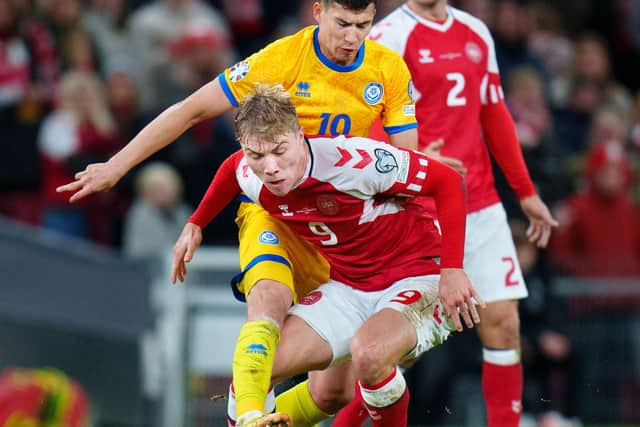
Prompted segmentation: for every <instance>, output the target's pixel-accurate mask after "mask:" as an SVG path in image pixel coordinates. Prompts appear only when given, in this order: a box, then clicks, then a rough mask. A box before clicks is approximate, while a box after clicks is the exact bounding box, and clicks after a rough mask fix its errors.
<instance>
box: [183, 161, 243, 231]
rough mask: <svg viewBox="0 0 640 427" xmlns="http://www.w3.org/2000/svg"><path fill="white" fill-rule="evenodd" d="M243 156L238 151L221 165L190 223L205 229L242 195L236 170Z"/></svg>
mask: <svg viewBox="0 0 640 427" xmlns="http://www.w3.org/2000/svg"><path fill="white" fill-rule="evenodd" d="M242 156H243V154H242V150H238V151H236V152H235V153H234V154H232V155H231V156H229V157H228V158H227V159H226V160H225V161H224V162H223V163H222V165H220V168H218V171H217V172H216V174H215V176H214V177H213V180H212V181H211V184H209V188H208V189H207V192H206V193H205V195H204V197H203V198H202V200H200V203H199V204H198V207H197V208H196V210H195V212H194V213H193V215H191V217H190V218H189V222H191V223H193V224H196V225H198V226H200V227H201V228H205V227H206V226H207V225H208V224H209V223H210V222H211V221H212V220H213V219H214V218H215V217H216V216H217V215H218V214H219V213H220V212H221V211H222V209H224V208H225V207H226V206H227V205H228V204H229V203H230V202H231V201H232V200H233V199H234V198H235V197H236V196H237V195H238V194H240V192H241V191H240V185H239V184H238V180H237V179H236V169H237V166H238V163H239V162H240V160H241V159H242Z"/></svg>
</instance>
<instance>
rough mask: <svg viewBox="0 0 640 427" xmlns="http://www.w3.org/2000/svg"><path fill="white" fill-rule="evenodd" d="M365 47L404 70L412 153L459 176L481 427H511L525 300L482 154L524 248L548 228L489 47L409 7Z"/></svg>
mask: <svg viewBox="0 0 640 427" xmlns="http://www.w3.org/2000/svg"><path fill="white" fill-rule="evenodd" d="M369 37H370V38H371V39H372V40H375V41H377V42H379V43H381V44H383V45H385V46H387V47H389V48H391V49H393V50H394V51H396V52H398V53H399V54H400V55H401V56H402V57H403V58H404V60H405V62H406V63H407V66H408V67H409V71H410V72H411V78H412V82H413V98H414V100H415V101H416V118H417V119H418V133H419V144H420V149H421V150H424V151H425V152H426V153H427V154H429V155H432V156H435V157H436V158H440V160H443V161H445V162H447V163H449V164H450V165H451V166H453V167H456V168H457V169H458V170H459V171H460V172H461V173H463V174H464V175H465V181H466V185H467V212H468V217H467V238H466V242H465V255H464V269H465V271H466V272H467V273H468V274H469V277H470V278H471V280H472V282H473V284H474V286H475V287H476V288H477V289H478V292H479V293H480V295H481V296H482V297H483V299H484V300H485V302H486V303H487V309H486V310H483V312H482V316H481V318H482V322H481V323H480V324H479V325H478V329H477V330H478V334H479V336H480V339H481V341H482V344H483V368H482V389H483V394H484V398H485V403H486V408H487V416H488V424H489V427H515V426H518V424H519V420H520V413H521V410H522V407H521V406H522V405H521V399H522V387H523V379H522V367H521V364H520V351H519V329H520V325H519V318H518V300H519V299H521V298H526V296H527V288H526V286H525V283H524V280H523V278H522V273H521V271H520V267H519V265H518V261H517V258H516V252H515V248H514V245H513V242H512V239H511V234H510V231H509V227H508V224H507V218H506V214H505V211H504V209H503V206H502V204H501V202H500V199H499V197H498V193H497V192H496V189H495V186H494V179H493V174H492V169H491V161H490V154H491V155H492V156H493V157H494V159H495V160H496V161H497V163H498V165H499V167H500V169H501V170H502V171H503V172H504V174H505V176H506V178H507V180H508V182H509V184H510V186H511V188H512V189H513V190H514V191H515V193H516V194H517V196H518V197H519V199H520V206H521V208H522V210H523V212H524V213H525V214H526V216H527V217H528V218H529V220H530V226H529V228H528V231H527V235H528V237H529V239H530V240H531V241H532V242H535V243H536V244H537V246H538V247H545V246H546V245H547V243H548V240H549V235H550V233H551V229H552V227H555V226H556V225H557V222H556V221H555V219H554V218H553V217H552V216H551V214H550V213H549V209H548V208H547V206H546V205H545V204H544V203H543V202H542V200H541V199H540V197H539V196H538V195H537V194H536V190H535V188H534V185H533V183H532V182H531V179H530V177H529V172H528V170H527V167H526V165H525V163H524V160H523V157H522V153H521V149H520V145H519V142H518V139H517V136H516V132H515V127H514V124H513V120H512V118H511V115H510V114H509V111H508V110H507V107H506V105H505V102H504V96H503V92H502V86H501V83H500V74H499V70H498V63H497V60H496V55H495V50H494V43H493V39H492V37H491V34H490V32H489V29H488V28H487V26H486V25H485V24H484V23H483V22H482V21H480V20H478V19H477V18H475V17H473V16H471V15H470V14H468V13H466V12H463V11H461V10H458V9H455V8H453V7H450V6H449V5H448V4H447V1H446V0H409V1H408V2H406V3H405V4H404V5H402V6H400V7H399V8H397V9H396V10H395V11H393V12H392V13H391V14H389V15H388V16H387V17H386V18H384V19H382V20H381V21H380V22H379V23H378V24H376V26H375V27H374V28H373V30H372V31H371V33H370V35H369ZM430 143H433V145H431V146H429V144H430ZM432 212H433V209H432ZM434 213H435V212H434ZM358 413H359V414H360V419H358ZM363 414H364V413H363V411H360V410H359V404H358V402H354V403H353V404H351V405H349V407H347V408H345V410H343V411H342V412H341V413H340V414H339V415H338V417H337V420H336V423H334V426H339V427H346V426H348V427H354V426H358V425H361V423H362V416H363ZM364 416H366V414H364Z"/></svg>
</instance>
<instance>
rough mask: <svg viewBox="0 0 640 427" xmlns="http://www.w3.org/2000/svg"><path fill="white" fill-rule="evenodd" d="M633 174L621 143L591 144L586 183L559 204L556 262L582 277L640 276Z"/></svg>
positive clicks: (639, 226) (639, 216)
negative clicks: (582, 187) (631, 193)
mask: <svg viewBox="0 0 640 427" xmlns="http://www.w3.org/2000/svg"><path fill="white" fill-rule="evenodd" d="M632 179H633V177H632V173H631V169H630V166H629V162H628V159H627V155H626V154H625V152H624V148H623V146H622V144H621V143H620V142H617V141H609V142H606V143H601V144H598V145H595V146H593V148H592V150H591V152H590V153H589V156H588V159H587V165H586V171H585V181H586V183H587V188H586V189H585V190H584V191H581V192H579V193H577V194H574V195H573V196H571V197H569V198H568V199H567V200H566V201H565V202H563V203H561V204H560V206H559V207H558V209H557V213H556V216H557V218H558V220H559V221H560V224H561V226H560V229H559V230H558V231H557V233H555V234H554V236H552V241H551V253H552V256H553V261H554V262H555V263H556V264H557V266H558V268H559V269H560V271H561V272H562V273H565V274H570V275H578V276H608V277H616V276H617V277H622V276H637V275H640V210H639V209H638V206H637V205H636V204H635V203H634V202H633V200H632V199H631V197H630V196H629V189H630V186H631V185H632Z"/></svg>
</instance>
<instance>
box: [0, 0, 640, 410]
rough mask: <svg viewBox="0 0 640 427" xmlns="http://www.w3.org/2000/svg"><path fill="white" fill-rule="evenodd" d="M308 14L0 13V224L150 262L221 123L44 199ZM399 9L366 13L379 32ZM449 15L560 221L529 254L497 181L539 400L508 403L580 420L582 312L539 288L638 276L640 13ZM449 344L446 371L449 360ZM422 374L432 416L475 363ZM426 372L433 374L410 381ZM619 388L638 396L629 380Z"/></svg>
mask: <svg viewBox="0 0 640 427" xmlns="http://www.w3.org/2000/svg"><path fill="white" fill-rule="evenodd" d="M312 3H313V2H312V1H308V0H300V1H296V0H269V1H267V0H264V1H260V0H233V1H231V0H219V1H215V0H211V1H197V0H147V1H145V0H134V1H125V0H85V1H82V0H33V1H32V0H0V132H1V136H0V149H1V151H0V152H1V153H2V154H1V155H0V215H3V216H6V217H8V218H11V219H13V220H17V221H20V222H22V223H26V224H30V225H32V226H34V227H41V228H45V229H49V230H52V231H56V232H60V233H64V234H67V235H71V236H74V237H78V238H81V239H85V240H87V241H91V242H93V243H95V244H97V245H101V246H106V247H110V248H113V249H115V250H118V251H122V253H123V254H124V255H126V256H127V257H130V258H134V259H153V258H154V257H156V256H157V255H158V254H159V253H160V251H164V250H166V248H167V247H168V246H170V245H172V244H173V242H174V241H175V239H176V237H177V236H178V234H179V232H180V230H181V229H182V226H183V224H184V222H185V221H186V218H187V217H188V215H189V213H190V212H191V209H192V207H194V206H195V205H196V204H197V202H198V201H199V200H200V198H201V196H202V194H204V191H205V190H206V188H207V186H208V184H209V182H210V179H211V177H212V176H213V173H214V172H215V170H216V168H217V167H218V165H219V164H220V163H221V162H222V160H224V158H225V157H226V156H227V155H228V154H230V153H232V152H233V151H235V150H236V149H237V148H238V145H237V143H236V141H235V140H234V135H233V130H232V126H231V116H223V117H220V118H216V119H213V120H211V121H208V122H204V123H202V124H200V125H197V126H196V127H194V128H193V129H191V130H190V131H188V132H187V133H186V134H185V135H184V136H182V137H181V138H180V141H178V142H177V143H175V144H172V145H170V146H169V147H167V148H166V149H164V150H162V151H161V152H159V153H158V154H157V155H155V156H154V157H153V158H152V159H150V160H148V161H146V162H144V163H143V164H142V165H140V166H139V167H138V168H136V169H135V170H134V171H132V172H131V173H129V174H128V175H127V176H126V177H125V178H124V180H123V181H122V182H121V183H120V184H119V185H118V186H117V187H116V188H115V189H113V190H112V191H110V192H107V193H101V194H98V195H94V196H92V197H90V198H88V199H87V200H84V201H82V202H80V203H78V204H77V205H69V204H68V203H67V198H68V195H67V194H58V193H56V192H55V188H56V187H57V186H58V185H61V184H64V183H67V182H69V181H71V180H72V178H73V175H74V173H75V172H76V171H79V170H82V169H84V167H85V166H86V165H87V164H89V163H93V162H97V161H104V160H106V159H108V158H109V157H110V156H111V155H112V154H113V153H114V152H115V151H117V150H119V149H120V148H122V147H123V146H124V145H125V144H126V143H127V142H128V141H129V140H130V139H131V138H132V137H133V136H134V135H135V134H136V133H137V132H138V131H139V130H140V129H141V128H142V127H143V126H144V125H145V124H146V123H147V122H148V121H149V120H150V119H151V118H153V117H154V116H155V115H156V114H157V113H158V112H159V111H161V110H163V109H164V108H166V107H168V106H169V105H171V104H172V103H174V102H177V101H179V100H181V99H182V98H184V97H185V96H187V95H188V94H190V93H191V92H192V91H194V90H195V89H196V88H198V87H200V86H201V85H202V84H204V83H206V82H208V81H209V80H211V79H212V78H214V77H215V76H216V75H217V74H218V73H219V72H221V71H222V70H223V69H224V68H225V67H227V66H229V65H231V64H233V62H234V61H236V60H238V59H241V58H243V57H245V56H247V55H248V54H250V53H252V52H253V51H255V50H257V49H259V48H260V47H262V46H264V45H265V44H266V43H268V42H269V41H272V40H274V39H275V38H278V37H280V36H283V35H286V34H290V33H292V32H294V31H295V30H297V29H298V28H300V27H302V26H305V25H311V24H314V22H313V17H312V15H311V4H312ZM399 4H401V2H400V1H395V0H379V6H378V13H377V16H378V18H380V17H383V16H385V15H386V14H387V13H388V12H389V11H391V10H392V9H393V8H395V7H397V6H398V5H399ZM451 4H452V5H454V6H457V7H460V8H462V9H464V10H467V11H469V12H470V13H472V14H474V15H476V16H478V17H479V18H481V19H482V20H483V21H484V22H486V23H487V25H488V26H489V28H490V29H491V31H492V35H493V37H494V39H495V42H496V51H497V56H498V63H499V67H500V71H501V75H502V79H503V86H504V88H505V96H506V100H507V104H508V106H509V109H510V111H511V113H512V115H513V117H514V119H515V122H516V126H517V131H518V134H519V138H520V142H521V145H522V149H523V152H524V155H525V159H526V161H527V164H528V167H529V170H530V171H531V174H532V178H533V180H534V182H535V183H536V185H537V186H538V188H539V192H540V195H541V196H542V198H543V199H544V200H545V201H546V202H547V203H548V204H549V205H550V206H552V207H553V210H554V214H555V216H556V217H557V218H558V220H559V221H560V222H561V227H560V228H559V229H558V230H556V232H555V233H554V236H553V239H552V244H551V247H550V248H549V249H548V250H546V251H544V252H541V253H538V251H537V249H536V248H534V247H532V246H529V245H528V244H527V243H526V238H524V237H523V233H524V229H523V223H522V221H523V217H522V215H521V213H520V211H519V207H518V204H517V201H516V200H515V199H514V197H513V195H512V194H511V193H510V192H509V190H508V186H507V185H506V181H505V180H504V178H503V177H501V176H500V174H499V173H497V176H496V179H497V182H498V187H499V189H501V196H502V197H503V201H504V203H505V206H506V208H507V212H508V213H509V215H510V218H511V219H512V227H513V232H514V238H515V240H516V244H517V246H518V248H519V254H520V262H521V264H523V271H525V272H526V275H527V280H528V284H529V288H530V292H531V296H530V298H529V299H527V300H525V301H523V303H522V304H521V305H522V306H521V316H522V325H523V357H524V361H525V378H527V379H526V384H527V387H529V388H530V390H529V392H530V394H531V396H538V395H540V393H539V390H541V389H543V390H546V391H545V393H546V394H545V395H550V396H551V395H552V396H553V398H551V399H550V403H544V402H542V403H541V402H540V401H539V400H540V399H536V398H535V397H533V398H531V399H530V401H529V402H527V400H526V399H527V391H525V407H527V408H529V409H531V410H533V411H539V412H540V413H543V412H545V411H547V410H556V411H559V412H560V413H562V414H564V415H566V416H580V413H579V412H580V406H579V404H577V403H576V401H575V399H573V398H572V397H571V396H572V395H574V393H573V392H574V390H573V389H572V387H576V386H579V381H578V380H577V379H576V378H580V376H581V372H580V371H579V368H580V364H579V363H576V359H575V358H576V357H577V356H576V355H575V352H574V351H572V345H571V342H572V337H571V335H570V334H568V332H567V331H566V330H564V329H566V328H563V326H564V325H565V324H566V318H567V316H570V315H572V314H575V313H577V312H580V310H582V309H583V306H584V304H585V302H584V301H580V300H577V301H567V300H558V299H557V298H555V297H554V296H553V295H552V294H551V292H549V288H550V283H551V282H552V281H553V280H554V278H555V277H557V276H569V277H589V278H593V277H603V278H614V277H615V278H619V277H640V211H638V202H639V201H640V188H639V186H638V178H637V175H638V167H639V166H640V157H639V154H640V78H639V77H638V76H640V1H639V0H612V1H606V2H605V1H598V0H589V1H584V0H566V1H563V2H554V3H551V2H546V1H534V0H530V1H524V0H518V1H516V0H466V1H465V0H460V1H452V2H451ZM234 212H235V207H234V206H231V207H229V208H228V209H227V210H226V211H225V214H224V215H222V216H221V217H220V218H218V219H217V220H216V221H215V222H214V223H213V224H212V225H211V226H210V227H209V228H208V229H207V230H206V234H205V243H206V244H235V243H236V241H237V236H236V230H235V227H232V226H231V225H230V224H231V221H232V220H233V217H234ZM639 294H640V293H639ZM598 305H600V306H601V308H602V309H615V310H627V311H630V312H632V313H635V316H636V317H635V318H636V320H637V317H638V316H640V315H639V314H638V312H640V298H639V297H636V299H633V298H631V299H629V298H623V299H621V298H616V297H613V296H612V297H599V298H598V300H597V301H594V300H589V301H588V306H589V309H590V310H593V308H594V306H598ZM467 336H468V337H469V338H468V339H474V337H473V336H471V335H470V334H467ZM456 345H457V346H458V347H459V348H462V347H461V346H464V345H467V344H466V343H465V342H464V340H458V344H456ZM456 345H452V346H451V348H452V350H450V351H449V353H447V354H449V355H450V354H451V353H455V354H461V353H464V352H463V351H462V352H460V351H457V352H456V350H455V348H456ZM444 347H449V345H447V346H444ZM475 348H477V346H476V347H475ZM638 351H640V350H638ZM429 357H432V358H435V359H433V360H435V361H436V362H433V361H432V362H429V358H425V359H427V362H421V363H420V364H419V365H418V366H417V367H416V369H415V374H414V375H412V376H411V378H412V379H411V380H410V381H411V382H410V386H411V387H416V388H419V389H420V390H421V391H420V392H419V393H421V395H422V396H425V397H424V399H426V400H429V399H431V401H437V400H438V399H439V398H442V395H444V393H441V392H435V391H434V390H440V391H441V390H442V389H443V388H446V387H447V385H446V384H447V379H448V378H449V376H450V375H452V374H453V372H454V371H455V370H459V369H461V367H462V369H464V368H465V367H468V366H471V368H469V369H471V370H473V369H474V368H473V365H474V363H476V362H477V361H476V360H473V359H472V358H469V357H467V359H469V360H466V359H465V360H462V359H464V358H463V357H460V358H459V359H460V360H458V359H455V361H452V360H451V358H449V359H450V360H449V361H448V363H446V361H443V360H440V361H438V359H437V357H438V355H437V353H436V355H434V356H429ZM426 363H441V365H439V366H448V367H449V368H448V369H445V368H442V369H441V370H440V374H438V375H436V378H429V379H428V380H425V379H424V377H425V376H424V375H422V374H421V369H420V366H421V365H425V364H426ZM638 369H639V370H640V368H638ZM529 378H532V379H534V380H533V381H529ZM629 381H630V383H629V384H627V386H628V387H630V388H631V389H634V390H636V394H635V396H639V395H640V393H638V390H639V389H640V378H638V377H637V376H636V377H633V378H630V379H629ZM531 384H533V385H531ZM531 387H538V388H537V389H536V388H533V389H531ZM536 390H537V391H536ZM416 394H417V393H416ZM632 395H633V394H632ZM441 406H442V407H444V404H443V405H441ZM631 406H633V405H631ZM414 412H416V413H417V412H420V410H419V408H414ZM432 416H433V418H435V419H437V418H438V416H439V414H432ZM414 418H415V417H414ZM427 421H428V420H422V419H420V420H418V422H427ZM625 421H626V422H628V423H631V422H637V423H640V414H639V413H638V409H637V408H630V409H628V415H627V417H626V419H625Z"/></svg>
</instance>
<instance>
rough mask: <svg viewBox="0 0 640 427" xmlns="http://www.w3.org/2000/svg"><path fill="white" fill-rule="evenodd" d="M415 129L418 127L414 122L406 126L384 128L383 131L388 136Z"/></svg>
mask: <svg viewBox="0 0 640 427" xmlns="http://www.w3.org/2000/svg"><path fill="white" fill-rule="evenodd" d="M417 127H418V123H415V122H414V123H409V124H406V125H400V126H389V127H385V128H384V131H385V132H387V133H388V134H389V135H393V134H396V133H400V132H404V131H405V130H409V129H416V128H417Z"/></svg>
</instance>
